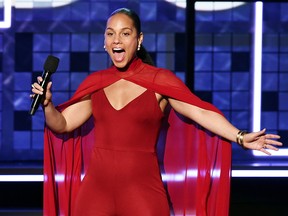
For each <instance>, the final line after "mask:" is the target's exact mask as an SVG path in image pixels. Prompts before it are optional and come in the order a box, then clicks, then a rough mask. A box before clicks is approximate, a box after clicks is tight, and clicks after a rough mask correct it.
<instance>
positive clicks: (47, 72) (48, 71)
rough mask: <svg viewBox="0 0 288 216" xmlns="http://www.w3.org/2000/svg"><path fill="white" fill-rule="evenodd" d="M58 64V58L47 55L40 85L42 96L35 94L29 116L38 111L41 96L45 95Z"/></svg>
mask: <svg viewBox="0 0 288 216" xmlns="http://www.w3.org/2000/svg"><path fill="white" fill-rule="evenodd" d="M58 64H59V58H57V57H55V56H52V55H49V56H48V57H47V59H46V61H45V64H44V71H43V74H42V78H43V80H42V82H41V83H40V85H41V87H42V88H43V89H44V92H43V95H40V94H36V95H35V96H34V98H33V101H32V103H31V109H30V115H34V114H35V112H36V110H37V109H38V107H39V105H40V103H41V101H42V98H43V96H44V95H45V91H46V88H47V84H48V83H49V81H50V77H51V75H52V74H53V73H54V72H55V71H56V70H57V67H58Z"/></svg>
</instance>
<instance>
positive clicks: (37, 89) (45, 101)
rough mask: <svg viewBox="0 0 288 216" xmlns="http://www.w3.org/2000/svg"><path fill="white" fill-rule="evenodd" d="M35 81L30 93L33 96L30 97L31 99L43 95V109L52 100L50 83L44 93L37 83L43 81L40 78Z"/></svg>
mask: <svg viewBox="0 0 288 216" xmlns="http://www.w3.org/2000/svg"><path fill="white" fill-rule="evenodd" d="M37 81H38V82H35V83H33V84H32V92H33V93H34V94H31V95H30V97H31V98H33V97H34V96H35V95H36V94H40V95H42V94H45V95H44V97H43V101H42V105H43V106H44V107H45V106H47V105H48V104H49V103H50V102H51V100H52V93H51V86H52V82H49V83H48V85H47V88H46V91H45V92H44V89H43V88H42V87H41V85H40V84H39V83H41V82H42V81H43V78H42V77H41V76H39V77H37Z"/></svg>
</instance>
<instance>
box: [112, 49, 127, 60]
mask: <svg viewBox="0 0 288 216" xmlns="http://www.w3.org/2000/svg"><path fill="white" fill-rule="evenodd" d="M112 51H113V55H114V60H115V61H117V62H121V61H123V60H124V58H125V50H124V49H122V48H113V49H112Z"/></svg>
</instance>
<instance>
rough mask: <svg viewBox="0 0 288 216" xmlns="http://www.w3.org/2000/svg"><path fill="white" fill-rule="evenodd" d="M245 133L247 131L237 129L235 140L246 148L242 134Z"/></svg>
mask: <svg viewBox="0 0 288 216" xmlns="http://www.w3.org/2000/svg"><path fill="white" fill-rule="evenodd" d="M245 134H247V131H244V130H239V131H238V133H237V136H236V142H237V143H238V144H239V145H240V146H241V147H242V148H243V149H245V150H246V149H247V148H246V147H245V146H244V135H245Z"/></svg>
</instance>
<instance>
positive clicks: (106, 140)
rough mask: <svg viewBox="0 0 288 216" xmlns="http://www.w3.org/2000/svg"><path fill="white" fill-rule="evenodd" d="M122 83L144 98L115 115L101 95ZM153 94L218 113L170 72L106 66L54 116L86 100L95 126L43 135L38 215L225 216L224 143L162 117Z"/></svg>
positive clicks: (227, 154)
mask: <svg viewBox="0 0 288 216" xmlns="http://www.w3.org/2000/svg"><path fill="white" fill-rule="evenodd" d="M120 79H126V80H128V81H131V82H134V83H136V84H138V85H141V86H143V87H144V88H146V89H147V91H145V92H144V93H143V94H141V95H140V96H139V97H137V98H136V99H135V100H133V101H131V102H130V103H129V104H128V105H127V106H125V107H124V108H123V109H121V110H119V111H116V110H115V109H113V107H111V105H110V104H109V101H108V99H107V98H106V97H105V94H104V91H103V88H104V87H106V86H109V85H110V84H112V83H114V82H116V81H118V80H120ZM155 92H157V93H159V94H161V95H164V96H168V97H172V98H176V99H178V100H181V101H184V102H186V103H190V104H193V105H195V106H199V107H201V108H204V109H209V110H212V111H214V112H219V113H221V112H220V111H219V110H218V109H216V108H215V107H214V106H213V105H211V104H209V103H206V102H204V101H202V100H200V99H199V98H198V97H196V96H195V95H193V94H192V93H191V92H190V90H189V89H188V88H187V87H186V86H185V85H184V84H183V83H182V81H180V80H179V79H178V78H177V77H176V76H175V75H174V74H173V73H172V72H170V71H168V70H165V69H160V68H156V67H153V66H150V65H147V64H144V63H142V61H141V60H140V59H135V60H134V61H133V62H132V63H131V65H130V66H129V68H128V70H127V71H126V72H119V71H118V70H117V68H115V67H113V66H112V67H111V68H109V69H107V70H103V71H99V72H96V73H93V74H91V75H90V76H88V77H87V79H86V80H85V81H84V82H83V83H82V84H81V85H80V86H79V88H78V90H77V91H76V93H75V94H74V96H73V97H72V98H71V100H69V101H68V102H67V103H64V104H63V105H61V106H60V107H59V109H60V110H61V109H65V107H67V106H68V105H70V104H72V103H75V102H76V101H78V100H79V99H81V98H82V97H83V96H85V95H87V94H91V95H92V103H93V116H94V118H95V124H94V121H93V118H91V119H89V120H88V121H87V122H86V123H85V124H84V125H83V126H81V127H80V128H78V129H76V130H75V131H73V132H72V133H67V134H61V135H60V134H54V133H53V132H52V131H50V130H49V128H45V139H44V140H45V143H44V176H45V181H44V215H48V216H54V215H55V216H56V215H65V216H68V215H71V214H72V209H75V211H76V213H78V212H79V213H80V214H79V215H85V216H86V215H89V211H90V210H91V211H94V210H96V212H94V213H93V214H92V213H91V212H90V213H91V215H106V216H108V215H113V214H115V212H116V213H118V215H123V216H129V215H132V214H131V212H133V211H134V212H135V211H138V212H139V213H138V212H137V213H136V215H141V211H144V210H147V211H150V210H151V211H152V212H151V213H148V212H143V214H142V215H161V216H162V215H164V216H165V215H167V214H169V208H168V201H167V199H169V201H171V204H172V206H171V215H187V216H188V215H197V216H202V215H203V216H205V215H213V216H225V215H228V212H229V194H230V166H231V146H230V143H229V142H227V141H226V140H223V139H221V138H220V137H218V136H216V135H214V134H212V133H210V132H209V131H206V130H205V129H203V128H201V127H200V126H199V125H197V124H196V123H195V122H192V121H190V120H187V119H185V118H183V116H180V115H178V114H177V113H175V112H174V111H173V110H167V113H165V115H164V116H162V114H163V113H162V112H161V111H160V109H159V106H158V104H157V100H156V97H155ZM99 104H100V106H99ZM147 125H148V127H147ZM139 137H140V138H139ZM156 141H157V155H158V160H159V165H158V163H157V157H156V150H155V149H156V147H155V145H156ZM89 163H90V164H89ZM88 164H89V166H88ZM159 166H160V170H161V173H162V176H163V182H164V184H165V188H166V186H167V188H166V189H167V192H168V195H167V196H166V191H165V190H164V186H163V183H162V182H161V176H160V173H159ZM85 174H86V175H85ZM81 175H85V177H84V180H83V182H82V185H81ZM134 183H135V184H134ZM80 186H81V187H80ZM99 198H100V200H99ZM98 204H99V205H98ZM91 205H92V207H91ZM155 206H156V207H155ZM134 208H135V209H134ZM84 210H85V211H86V210H87V211H88V212H85V213H84ZM100 210H101V211H103V214H101V213H100ZM156 210H159V211H160V212H155V211H156ZM105 211H109V212H105ZM134 215H135V213H134Z"/></svg>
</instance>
